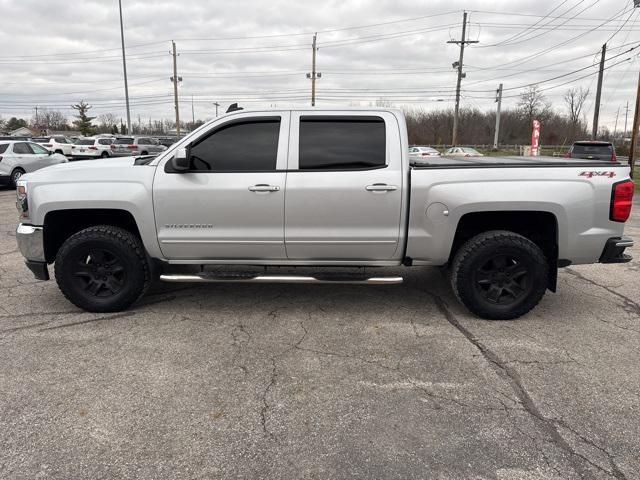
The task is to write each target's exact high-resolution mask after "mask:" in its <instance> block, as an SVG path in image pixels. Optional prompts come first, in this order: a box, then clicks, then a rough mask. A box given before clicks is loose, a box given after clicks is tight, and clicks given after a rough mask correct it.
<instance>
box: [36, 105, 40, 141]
mask: <svg viewBox="0 0 640 480" xmlns="http://www.w3.org/2000/svg"><path fill="white" fill-rule="evenodd" d="M36 129H37V130H40V122H39V120H38V106H37V105H36ZM38 135H40V132H39V131H38Z"/></svg>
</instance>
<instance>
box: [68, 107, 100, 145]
mask: <svg viewBox="0 0 640 480" xmlns="http://www.w3.org/2000/svg"><path fill="white" fill-rule="evenodd" d="M71 108H73V109H74V110H77V112H78V114H77V115H76V117H77V118H78V120H74V121H73V124H74V125H75V126H76V128H77V129H78V130H80V133H82V135H84V136H85V137H86V136H89V135H91V134H93V129H94V126H93V124H92V123H91V121H92V120H93V119H94V118H96V117H90V116H89V115H88V112H89V109H91V106H90V105H89V104H87V103H84V100H82V101H80V103H77V104H75V105H71Z"/></svg>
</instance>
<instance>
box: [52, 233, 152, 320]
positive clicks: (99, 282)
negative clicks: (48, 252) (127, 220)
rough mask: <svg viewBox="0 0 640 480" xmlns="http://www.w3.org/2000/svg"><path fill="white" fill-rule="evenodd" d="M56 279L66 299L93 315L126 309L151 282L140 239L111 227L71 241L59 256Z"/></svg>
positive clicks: (64, 246)
mask: <svg viewBox="0 0 640 480" xmlns="http://www.w3.org/2000/svg"><path fill="white" fill-rule="evenodd" d="M55 276H56V281H57V283H58V287H59V288H60V290H61V291H62V293H63V294H64V296H65V297H67V299H68V300H69V301H71V303H73V304H74V305H76V306H78V307H80V308H82V309H83V310H87V311H89V312H119V311H122V310H126V309H127V308H128V307H129V306H130V305H131V304H133V303H134V302H135V301H136V300H138V299H139V298H140V297H141V296H142V295H143V294H144V292H145V291H146V290H147V288H148V287H149V283H150V280H151V275H150V271H149V264H148V262H147V259H146V257H145V253H144V248H143V246H142V243H141V241H140V239H139V238H138V237H136V236H135V235H133V234H132V233H131V232H128V231H127V230H124V229H122V228H119V227H113V226H110V225H100V226H96V227H90V228H87V229H85V230H82V231H80V232H78V233H76V234H75V235H72V236H71V237H70V238H69V239H67V241H66V242H65V243H64V244H63V245H62V247H60V250H59V251H58V254H57V256H56V262H55Z"/></svg>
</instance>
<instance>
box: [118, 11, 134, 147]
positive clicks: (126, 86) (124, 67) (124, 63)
mask: <svg viewBox="0 0 640 480" xmlns="http://www.w3.org/2000/svg"><path fill="white" fill-rule="evenodd" d="M118 7H119V9H120V40H121V41H122V71H123V72H124V98H125V102H126V104H127V133H128V134H129V135H130V134H131V110H130V109H129V84H128V82H127V60H126V57H125V54H124V26H123V25H122V0H118Z"/></svg>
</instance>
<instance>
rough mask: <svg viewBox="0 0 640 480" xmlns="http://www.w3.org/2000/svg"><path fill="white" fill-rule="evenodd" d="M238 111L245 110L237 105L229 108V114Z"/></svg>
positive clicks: (233, 104)
mask: <svg viewBox="0 0 640 480" xmlns="http://www.w3.org/2000/svg"><path fill="white" fill-rule="evenodd" d="M238 110H244V108H242V107H239V106H238V104H237V103H232V104H231V105H229V108H227V113H231V112H237V111H238Z"/></svg>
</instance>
